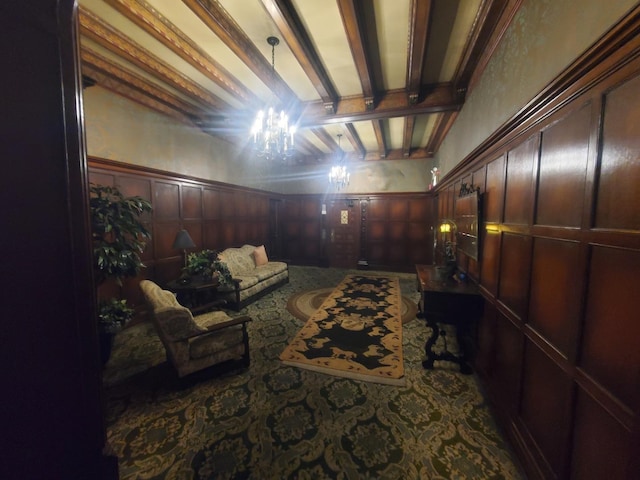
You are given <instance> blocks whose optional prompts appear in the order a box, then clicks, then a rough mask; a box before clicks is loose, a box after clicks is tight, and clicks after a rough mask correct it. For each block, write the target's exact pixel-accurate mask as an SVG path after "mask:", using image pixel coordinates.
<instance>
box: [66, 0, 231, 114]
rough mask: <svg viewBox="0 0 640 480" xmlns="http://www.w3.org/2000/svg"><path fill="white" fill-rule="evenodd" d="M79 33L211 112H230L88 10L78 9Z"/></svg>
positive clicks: (224, 103)
mask: <svg viewBox="0 0 640 480" xmlns="http://www.w3.org/2000/svg"><path fill="white" fill-rule="evenodd" d="M79 13H80V14H79V19H80V33H81V34H82V35H84V36H85V37H87V38H90V39H91V40H93V41H95V42H96V43H98V44H99V45H100V46H102V47H104V48H106V49H107V50H109V51H111V52H113V53H114V54H116V55H119V56H120V57H122V58H123V59H125V60H126V61H128V62H130V63H132V64H133V65H136V66H137V67H139V68H141V69H142V70H144V71H145V72H147V73H149V74H150V75H152V76H155V77H157V78H159V79H160V80H161V81H162V82H164V83H166V84H167V85H170V86H172V87H174V88H176V89H177V90H179V91H182V92H184V94H185V95H187V96H189V97H192V98H193V99H194V100H195V101H198V102H200V103H202V104H204V105H206V106H207V107H208V108H211V109H215V110H219V111H229V110H230V109H231V106H230V105H229V104H228V103H226V102H224V101H223V100H221V99H220V98H218V97H216V96H215V95H212V94H211V93H210V92H209V91H207V90H205V89H204V88H202V87H200V86H199V85H198V84H196V83H195V82H193V81H192V80H190V79H188V78H187V77H186V76H185V75H184V74H182V73H181V72H178V71H177V70H175V69H174V68H172V67H170V66H168V65H167V64H166V63H164V62H163V61H162V60H160V59H159V58H158V57H156V56H155V55H153V54H152V53H151V52H149V51H147V50H146V49H144V48H143V47H142V46H141V45H139V44H137V43H136V42H134V41H133V40H131V39H129V38H128V37H125V36H124V35H123V34H122V33H120V32H119V31H117V30H115V29H114V28H113V27H111V26H110V25H107V24H106V23H105V22H104V21H103V20H101V19H100V18H98V17H97V16H95V15H94V14H93V13H91V12H90V11H89V10H87V9H86V8H82V7H80V8H79Z"/></svg>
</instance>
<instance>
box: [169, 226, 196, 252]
mask: <svg viewBox="0 0 640 480" xmlns="http://www.w3.org/2000/svg"><path fill="white" fill-rule="evenodd" d="M195 246H196V244H195V243H193V240H191V236H189V232H187V231H186V230H185V229H182V230H178V233H176V239H175V240H174V241H173V248H182V249H185V248H193V247H195Z"/></svg>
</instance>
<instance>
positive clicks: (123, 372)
mask: <svg viewBox="0 0 640 480" xmlns="http://www.w3.org/2000/svg"><path fill="white" fill-rule="evenodd" d="M348 273H357V271H349V270H340V269H322V268H316V267H296V266H291V267H290V278H291V282H290V283H289V284H287V285H285V286H283V287H282V288H280V289H278V290H276V291H275V292H272V293H270V294H269V295H267V296H265V297H263V298H262V299H261V300H259V301H258V302H256V303H254V304H252V305H249V306H248V307H247V308H245V309H244V310H243V311H242V312H240V313H241V314H249V315H251V316H252V317H253V322H251V323H250V324H249V338H250V346H251V366H250V367H249V368H248V369H237V370H230V371H229V370H226V371H219V372H216V371H214V372H206V375H202V376H196V378H194V379H192V380H191V381H190V382H188V383H184V382H180V381H178V380H177V377H176V376H175V374H173V372H172V371H171V368H170V367H169V366H168V365H167V364H166V363H165V361H164V360H165V359H164V350H163V349H162V345H161V344H160V341H159V339H158V338H157V336H156V335H155V332H154V331H153V328H152V326H151V325H149V324H146V323H141V324H138V325H135V326H132V327H130V328H127V329H126V330H124V331H123V332H121V333H120V334H119V335H118V336H117V337H116V342H115V345H114V352H113V355H112V358H111V359H110V361H109V363H108V364H107V366H106V368H105V372H104V383H105V403H106V413H107V439H108V444H109V447H110V449H111V450H112V452H113V453H114V454H115V455H117V456H118V459H119V467H120V478H121V479H123V480H127V479H185V480H186V479H256V480H261V479H325V478H326V479H345V480H346V479H403V480H410V479H487V478H492V479H519V478H524V477H522V474H521V473H520V472H521V470H520V468H519V467H518V465H517V463H516V462H515V460H514V457H513V456H512V454H511V451H510V448H509V446H508V444H507V443H506V442H505V440H504V439H503V437H502V435H501V433H500V431H499V430H498V429H497V427H496V425H495V423H494V420H493V418H492V416H491V414H490V412H489V408H488V405H487V403H486V401H485V398H484V396H483V394H482V390H481V388H480V385H479V383H478V380H477V378H476V377H475V375H462V374H460V373H459V372H458V368H457V366H453V365H448V364H445V363H444V362H443V363H442V364H440V365H439V364H436V367H437V368H435V369H434V370H424V369H423V368H422V365H421V362H422V360H423V359H424V344H425V341H426V339H427V338H428V336H429V335H430V333H431V330H430V329H429V328H428V327H426V325H425V322H424V321H423V320H417V321H412V322H409V323H406V324H405V325H404V327H403V329H404V331H403V350H404V365H405V377H406V385H405V386H402V387H398V386H390V385H383V384H378V383H370V382H361V381H357V380H353V379H346V378H340V377H333V376H329V375H323V374H320V373H316V372H312V371H308V370H302V369H298V368H295V367H290V366H286V365H283V364H282V362H280V360H279V358H278V357H279V355H280V353H281V352H282V350H283V349H284V348H285V347H286V345H287V344H288V343H289V342H290V341H291V339H292V338H293V337H294V336H295V334H296V332H297V331H298V330H300V328H301V327H302V324H303V322H301V321H300V320H298V319H297V318H295V317H294V316H293V315H291V314H290V313H289V312H287V310H286V308H285V306H286V303H287V299H288V298H289V297H291V295H293V294H296V293H299V292H302V291H305V290H309V289H312V288H329V287H332V286H336V285H337V284H338V283H339V282H340V281H341V280H342V279H343V278H344V277H345V275H346V274H348ZM394 275H395V276H398V277H399V278H400V284H401V290H402V294H403V295H406V296H411V297H413V298H414V299H416V300H417V297H418V294H417V293H416V292H415V275H410V274H402V273H400V274H395V273H394Z"/></svg>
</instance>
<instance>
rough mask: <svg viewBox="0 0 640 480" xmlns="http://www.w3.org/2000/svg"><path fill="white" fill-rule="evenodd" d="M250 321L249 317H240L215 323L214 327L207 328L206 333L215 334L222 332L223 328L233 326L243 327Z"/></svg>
mask: <svg viewBox="0 0 640 480" xmlns="http://www.w3.org/2000/svg"><path fill="white" fill-rule="evenodd" d="M252 320H253V319H252V318H251V317H250V316H249V315H241V316H239V317H235V318H232V319H231V320H227V321H226V322H220V323H216V324H215V325H211V326H210V327H207V331H206V333H209V332H215V331H216V330H222V329H223V328H227V327H232V326H234V325H240V324H243V325H244V324H246V323H249V322H251V321H252Z"/></svg>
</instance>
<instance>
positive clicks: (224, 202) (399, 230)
mask: <svg viewBox="0 0 640 480" xmlns="http://www.w3.org/2000/svg"><path fill="white" fill-rule="evenodd" d="M89 181H90V182H93V183H98V184H102V185H112V186H117V187H118V188H119V189H120V191H122V193H123V194H124V195H126V196H133V195H138V196H140V197H142V198H145V199H147V200H149V201H150V202H151V203H152V205H153V212H152V213H151V214H150V215H147V216H146V218H144V222H145V224H146V226H147V228H148V229H149V231H150V232H151V241H150V242H149V243H148V244H147V248H146V249H145V251H144V253H143V255H142V259H143V262H144V264H145V266H146V268H145V269H144V270H143V271H142V272H141V274H140V276H139V278H133V279H126V280H125V281H124V286H123V289H122V291H118V287H116V286H115V284H107V285H105V286H103V287H101V296H105V297H109V296H116V295H122V296H123V297H124V298H127V299H128V300H129V301H130V303H131V304H132V305H134V306H135V307H136V308H137V310H138V311H139V312H143V311H144V299H143V298H142V294H141V292H140V289H139V288H138V283H139V282H140V280H141V279H143V278H149V279H151V280H154V281H156V282H158V283H159V284H161V285H162V284H165V283H166V282H168V281H171V280H173V279H175V278H177V277H178V276H179V275H180V269H181V268H182V266H183V262H184V260H183V255H182V252H181V251H179V250H175V249H173V248H172V245H173V241H174V239H175V235H176V232H177V231H178V230H180V229H181V228H185V229H186V230H187V231H188V232H189V234H190V235H191V238H192V239H193V241H194V242H195V244H196V248H194V249H193V250H192V251H197V250H202V249H205V248H209V249H212V250H218V251H221V250H223V249H225V248H227V247H238V246H242V245H244V244H252V245H262V244H264V245H266V248H267V252H268V254H269V256H270V258H280V259H285V260H287V261H288V262H290V263H292V264H298V265H323V266H324V265H327V262H326V242H327V241H328V240H327V235H326V232H325V234H324V235H323V227H324V220H325V219H324V217H325V216H324V215H322V204H323V203H325V204H326V203H327V201H328V200H329V199H328V198H327V197H326V196H324V195H299V196H282V195H279V194H274V193H270V192H264V191H259V190H252V189H247V188H242V187H237V186H233V185H228V184H222V183H217V182H210V181H205V180H201V179H196V178H189V177H184V176H180V175H178V174H172V173H168V172H162V171H157V170H153V169H149V168H145V167H137V166H134V165H128V164H123V163H120V162H113V161H110V160H104V159H99V158H92V159H90V161H89ZM338 199H341V197H339V196H332V197H331V198H330V200H338ZM347 200H348V201H349V202H355V204H356V206H357V207H358V208H360V209H361V235H360V242H361V243H360V245H358V246H357V248H358V251H360V252H361V258H362V259H364V260H367V261H368V266H369V268H380V269H384V270H396V271H412V270H413V268H414V267H413V265H414V264H415V263H430V262H431V254H432V249H433V242H432V234H431V230H430V228H431V227H430V225H431V224H432V223H433V218H432V217H433V214H432V211H433V210H434V208H433V207H434V205H435V203H434V197H433V196H432V195H431V194H428V193H418V194H406V193H403V194H384V195H376V196H353V195H350V196H349V198H348V199H347ZM355 266H356V265H354V268H355Z"/></svg>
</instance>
